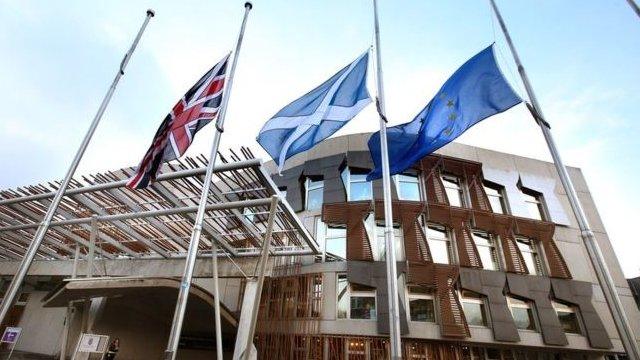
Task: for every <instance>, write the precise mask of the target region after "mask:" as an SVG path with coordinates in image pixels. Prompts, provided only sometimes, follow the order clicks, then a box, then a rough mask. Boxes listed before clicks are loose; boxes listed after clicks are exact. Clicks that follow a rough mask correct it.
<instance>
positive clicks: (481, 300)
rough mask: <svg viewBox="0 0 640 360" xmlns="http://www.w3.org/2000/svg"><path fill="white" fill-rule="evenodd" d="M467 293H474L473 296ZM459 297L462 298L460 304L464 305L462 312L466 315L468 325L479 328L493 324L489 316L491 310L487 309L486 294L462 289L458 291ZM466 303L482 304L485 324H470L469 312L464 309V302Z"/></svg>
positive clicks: (481, 308)
mask: <svg viewBox="0 0 640 360" xmlns="http://www.w3.org/2000/svg"><path fill="white" fill-rule="evenodd" d="M466 294H470V295H473V296H471V297H469V295H466ZM465 295H466V296H465ZM458 298H459V299H460V305H461V306H462V312H463V313H464V317H465V319H466V320H467V325H469V326H471V327H477V328H489V327H490V326H489V325H490V324H491V318H490V317H489V311H488V309H487V304H486V301H485V296H484V295H482V294H478V293H475V292H473V291H470V290H465V289H461V290H459V291H458ZM465 303H470V304H478V305H480V310H481V313H482V318H483V319H484V324H483V325H476V324H470V323H469V319H468V318H467V313H466V312H465V310H464V304H465Z"/></svg>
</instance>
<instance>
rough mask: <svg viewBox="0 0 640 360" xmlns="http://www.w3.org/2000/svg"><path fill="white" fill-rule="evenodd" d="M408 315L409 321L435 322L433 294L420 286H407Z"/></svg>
mask: <svg viewBox="0 0 640 360" xmlns="http://www.w3.org/2000/svg"><path fill="white" fill-rule="evenodd" d="M407 290H408V292H409V296H408V298H409V315H410V317H411V321H425V322H436V312H435V304H434V297H433V293H432V292H431V291H429V290H428V289H426V288H424V287H422V286H415V285H409V286H407Z"/></svg>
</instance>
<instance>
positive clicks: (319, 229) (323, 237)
mask: <svg viewBox="0 0 640 360" xmlns="http://www.w3.org/2000/svg"><path fill="white" fill-rule="evenodd" d="M329 228H332V229H340V230H344V248H345V253H344V258H341V257H340V256H339V255H338V254H333V253H331V255H333V256H334V257H338V258H341V260H337V261H347V228H346V226H343V225H331V224H326V223H325V222H324V221H322V218H321V217H319V216H318V217H316V240H318V241H319V242H320V246H321V248H322V262H326V261H327V240H335V239H341V238H343V237H341V236H340V237H338V236H330V237H328V236H327V233H328V231H327V230H328V229H329Z"/></svg>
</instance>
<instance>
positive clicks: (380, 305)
mask: <svg viewBox="0 0 640 360" xmlns="http://www.w3.org/2000/svg"><path fill="white" fill-rule="evenodd" d="M403 271H404V263H402V262H399V263H398V274H400V273H402V272H403ZM347 280H348V281H349V282H350V283H355V284H361V285H367V286H371V287H375V288H376V312H377V327H378V333H379V334H388V333H389V296H388V292H387V265H386V263H385V262H384V261H375V262H365V261H349V262H348V263H347ZM398 298H399V295H398ZM399 304H400V333H401V334H402V335H405V334H407V333H409V325H408V324H407V315H406V312H405V310H404V306H403V302H402V300H401V299H399Z"/></svg>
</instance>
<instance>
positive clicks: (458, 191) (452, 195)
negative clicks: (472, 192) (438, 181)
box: [442, 175, 464, 207]
mask: <svg viewBox="0 0 640 360" xmlns="http://www.w3.org/2000/svg"><path fill="white" fill-rule="evenodd" d="M442 183H443V184H444V190H445V192H446V193H447V199H448V200H449V205H451V206H458V207H462V206H464V192H463V190H462V181H461V180H460V178H459V177H457V176H453V175H442Z"/></svg>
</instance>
